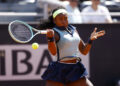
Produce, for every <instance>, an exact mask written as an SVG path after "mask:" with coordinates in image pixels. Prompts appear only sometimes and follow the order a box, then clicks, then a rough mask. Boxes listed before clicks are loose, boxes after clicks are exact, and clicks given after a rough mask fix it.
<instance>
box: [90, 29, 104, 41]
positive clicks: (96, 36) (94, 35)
mask: <svg viewBox="0 0 120 86" xmlns="http://www.w3.org/2000/svg"><path fill="white" fill-rule="evenodd" d="M96 31H97V28H95V29H94V31H93V32H92V33H91V36H90V40H96V39H97V38H99V37H101V36H104V35H105V30H101V31H99V32H96Z"/></svg>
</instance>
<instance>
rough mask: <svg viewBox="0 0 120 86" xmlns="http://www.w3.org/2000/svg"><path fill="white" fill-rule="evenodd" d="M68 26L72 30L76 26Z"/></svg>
mask: <svg viewBox="0 0 120 86" xmlns="http://www.w3.org/2000/svg"><path fill="white" fill-rule="evenodd" d="M68 27H69V28H70V29H72V30H76V27H75V26H73V25H68Z"/></svg>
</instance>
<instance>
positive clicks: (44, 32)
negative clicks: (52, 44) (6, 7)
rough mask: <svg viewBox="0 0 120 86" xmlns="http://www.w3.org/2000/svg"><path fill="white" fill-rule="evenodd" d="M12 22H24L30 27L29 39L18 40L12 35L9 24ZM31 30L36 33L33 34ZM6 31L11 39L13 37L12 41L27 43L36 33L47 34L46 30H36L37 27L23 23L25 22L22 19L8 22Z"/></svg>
mask: <svg viewBox="0 0 120 86" xmlns="http://www.w3.org/2000/svg"><path fill="white" fill-rule="evenodd" d="M14 22H19V23H21V24H24V25H25V26H27V27H28V28H29V29H30V32H31V35H32V36H31V37H30V39H29V40H27V41H21V40H19V39H17V38H15V37H14V35H13V34H12V31H11V25H12V24H13V23H14ZM33 31H35V32H36V33H35V34H33ZM8 32H9V34H10V36H11V37H12V39H13V40H14V41H16V42H19V43H28V42H29V41H31V40H32V38H33V37H34V36H36V35H38V34H47V31H46V30H37V29H35V28H33V27H32V26H30V25H28V24H27V23H25V22H23V21H20V20H15V21H12V22H10V23H9V25H8Z"/></svg>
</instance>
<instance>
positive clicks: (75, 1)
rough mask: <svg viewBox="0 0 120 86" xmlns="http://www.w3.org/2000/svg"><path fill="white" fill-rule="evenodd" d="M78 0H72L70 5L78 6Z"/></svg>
mask: <svg viewBox="0 0 120 86" xmlns="http://www.w3.org/2000/svg"><path fill="white" fill-rule="evenodd" d="M78 3H79V2H78V0H70V5H71V6H72V7H73V8H74V7H77V6H78Z"/></svg>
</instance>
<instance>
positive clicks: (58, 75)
mask: <svg viewBox="0 0 120 86" xmlns="http://www.w3.org/2000/svg"><path fill="white" fill-rule="evenodd" d="M87 75H88V73H87V71H86V68H85V67H84V65H83V64H82V63H81V62H77V63H75V64H65V63H59V62H51V63H50V64H49V65H48V67H47V69H46V71H45V72H44V74H43V75H42V78H43V80H53V81H56V82H61V83H64V84H65V83H68V82H72V81H75V80H78V79H80V78H82V77H85V76H87Z"/></svg>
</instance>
